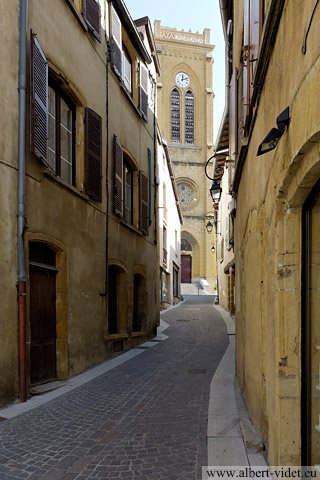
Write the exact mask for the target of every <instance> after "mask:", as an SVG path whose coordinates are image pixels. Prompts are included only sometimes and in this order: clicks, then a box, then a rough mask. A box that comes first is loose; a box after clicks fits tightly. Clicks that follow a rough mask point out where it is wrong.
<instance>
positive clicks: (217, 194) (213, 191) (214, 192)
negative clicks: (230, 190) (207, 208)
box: [209, 182, 222, 205]
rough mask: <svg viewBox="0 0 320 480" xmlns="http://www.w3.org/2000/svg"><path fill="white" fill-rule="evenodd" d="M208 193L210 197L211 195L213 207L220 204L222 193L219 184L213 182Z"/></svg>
mask: <svg viewBox="0 0 320 480" xmlns="http://www.w3.org/2000/svg"><path fill="white" fill-rule="evenodd" d="M209 192H210V195H211V198H212V201H213V203H214V205H218V203H219V202H220V198H221V192H222V188H221V187H220V183H218V182H214V183H213V184H212V185H211V187H210V190H209Z"/></svg>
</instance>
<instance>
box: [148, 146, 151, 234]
mask: <svg viewBox="0 0 320 480" xmlns="http://www.w3.org/2000/svg"><path fill="white" fill-rule="evenodd" d="M148 173H149V225H151V223H152V156H151V150H150V148H148Z"/></svg>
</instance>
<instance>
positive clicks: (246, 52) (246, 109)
mask: <svg viewBox="0 0 320 480" xmlns="http://www.w3.org/2000/svg"><path fill="white" fill-rule="evenodd" d="M242 59H243V72H242V105H243V128H244V136H247V134H248V128H249V116H250V0H244V18H243V52H242Z"/></svg>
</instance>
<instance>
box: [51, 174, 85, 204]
mask: <svg viewBox="0 0 320 480" xmlns="http://www.w3.org/2000/svg"><path fill="white" fill-rule="evenodd" d="M42 175H43V176H44V177H46V178H47V179H48V180H51V181H52V182H54V183H56V184H57V185H59V186H60V187H62V188H65V189H66V190H69V191H70V192H71V193H73V194H74V195H77V196H78V197H80V198H82V199H83V200H86V201H87V202H88V201H89V197H88V195H85V194H84V193H82V192H80V190H78V189H77V188H76V187H74V186H73V185H70V183H68V182H66V181H65V180H62V178H60V177H57V176H56V175H55V174H54V173H52V172H50V171H49V170H48V171H44V172H42Z"/></svg>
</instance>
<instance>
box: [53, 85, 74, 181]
mask: <svg viewBox="0 0 320 480" xmlns="http://www.w3.org/2000/svg"><path fill="white" fill-rule="evenodd" d="M48 114H49V118H48V120H49V122H48V123H49V125H48V127H49V135H48V164H49V166H50V168H51V169H52V171H53V172H54V173H55V174H56V175H57V176H59V177H61V178H62V179H63V180H65V181H66V182H68V183H70V184H72V185H74V184H75V161H74V153H75V148H74V143H75V142H74V138H75V129H74V124H75V106H74V105H73V103H72V102H71V101H70V100H69V99H68V97H67V96H66V95H65V94H64V93H63V92H62V90H60V89H59V88H58V87H57V86H55V85H54V84H49V109H48Z"/></svg>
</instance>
